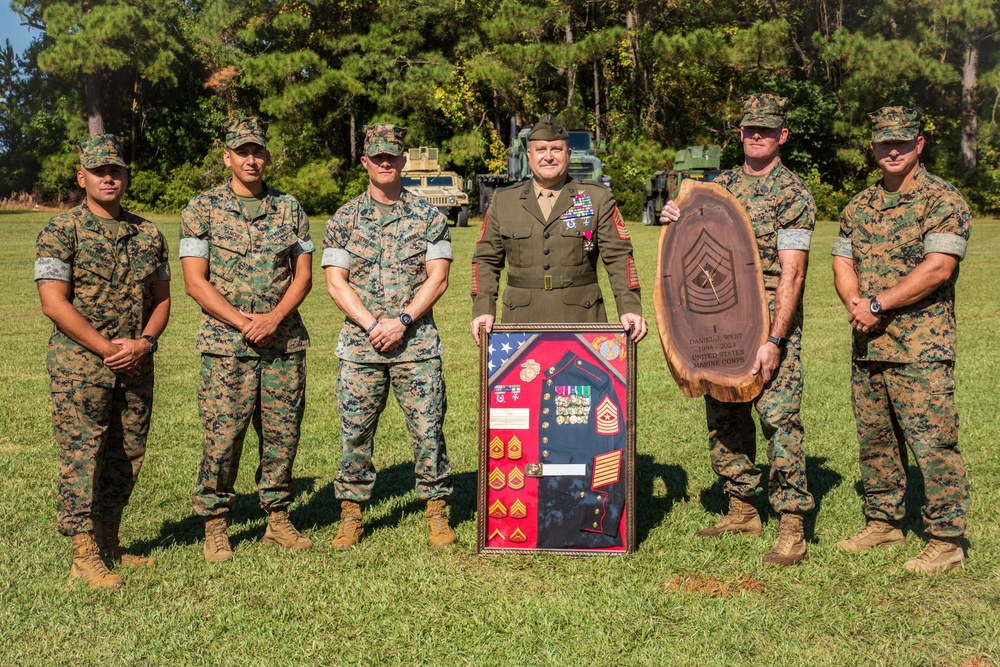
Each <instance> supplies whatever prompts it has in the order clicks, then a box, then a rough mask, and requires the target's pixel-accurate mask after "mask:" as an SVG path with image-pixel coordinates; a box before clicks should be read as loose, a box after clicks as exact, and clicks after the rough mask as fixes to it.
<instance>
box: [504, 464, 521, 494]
mask: <svg viewBox="0 0 1000 667" xmlns="http://www.w3.org/2000/svg"><path fill="white" fill-rule="evenodd" d="M507 486H509V487H510V488H512V489H514V490H515V491H519V490H520V489H523V488H524V473H523V472H521V469H520V468H518V467H517V466H514V469H513V470H511V471H510V473H509V474H508V475H507Z"/></svg>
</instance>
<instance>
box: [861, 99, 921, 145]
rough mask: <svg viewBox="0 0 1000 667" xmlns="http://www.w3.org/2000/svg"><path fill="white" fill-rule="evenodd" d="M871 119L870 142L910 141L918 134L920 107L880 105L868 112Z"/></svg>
mask: <svg viewBox="0 0 1000 667" xmlns="http://www.w3.org/2000/svg"><path fill="white" fill-rule="evenodd" d="M868 117H869V118H870V119H871V121H872V143H873V144H880V143H882V142H883V141H910V140H911V139H916V138H917V136H918V135H919V134H920V109H906V108H903V107H882V108H881V109H879V110H878V111H873V112H872V113H870V114H868Z"/></svg>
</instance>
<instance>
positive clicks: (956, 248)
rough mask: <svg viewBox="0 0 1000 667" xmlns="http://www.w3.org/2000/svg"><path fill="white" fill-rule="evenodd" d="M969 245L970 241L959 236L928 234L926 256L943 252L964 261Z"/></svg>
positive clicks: (925, 243) (925, 241)
mask: <svg viewBox="0 0 1000 667" xmlns="http://www.w3.org/2000/svg"><path fill="white" fill-rule="evenodd" d="M968 245H969V240H968V239H966V238H965V237H963V236H959V235H958V234H928V235H927V236H925V237H924V254H925V255H926V254H928V253H932V252H942V253H945V254H948V255H955V256H956V257H958V258H959V259H964V258H965V250H966V248H967V247H968Z"/></svg>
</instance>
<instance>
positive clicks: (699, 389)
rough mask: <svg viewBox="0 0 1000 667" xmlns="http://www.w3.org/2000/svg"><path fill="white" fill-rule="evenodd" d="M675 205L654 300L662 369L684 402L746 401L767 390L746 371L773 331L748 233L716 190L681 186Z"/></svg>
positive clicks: (728, 197) (746, 222)
mask: <svg viewBox="0 0 1000 667" xmlns="http://www.w3.org/2000/svg"><path fill="white" fill-rule="evenodd" d="M676 203H677V206H678V207H679V208H680V210H681V217H680V219H679V220H677V222H674V223H672V224H670V225H667V226H666V227H664V228H663V231H662V232H660V248H659V256H658V260H657V267H656V276H657V279H656V284H655V286H654V296H653V300H654V306H655V308H656V322H657V324H658V325H659V329H660V342H661V343H662V344H663V353H664V354H665V355H666V357H667V365H668V366H669V367H670V373H671V374H672V375H673V376H674V380H675V381H676V382H677V385H678V386H679V387H680V389H681V391H682V392H683V393H684V395H685V396H689V397H695V396H703V395H704V394H709V395H711V396H712V397H714V398H716V399H718V400H720V401H726V402H738V401H749V400H751V399H753V398H754V397H755V396H756V395H757V394H758V393H760V390H761V388H762V387H763V385H764V381H763V378H762V376H761V375H760V373H758V374H757V375H754V374H753V373H752V372H751V371H752V369H753V365H754V361H755V360H756V358H757V350H758V348H759V347H760V346H761V345H763V344H764V343H765V342H766V341H767V335H768V330H769V328H770V315H769V313H768V308H767V295H766V293H765V292H764V275H763V273H762V272H761V268H760V257H759V256H758V254H757V241H756V236H755V235H754V231H753V225H752V224H751V222H750V218H749V216H747V213H746V210H745V209H744V208H743V205H742V204H740V202H739V200H737V199H736V197H734V196H733V195H732V194H730V192H729V191H728V190H726V189H725V188H723V187H721V186H719V185H714V184H712V183H699V182H696V181H692V180H685V181H684V183H683V184H682V185H681V189H680V193H679V194H678V195H677V199H676Z"/></svg>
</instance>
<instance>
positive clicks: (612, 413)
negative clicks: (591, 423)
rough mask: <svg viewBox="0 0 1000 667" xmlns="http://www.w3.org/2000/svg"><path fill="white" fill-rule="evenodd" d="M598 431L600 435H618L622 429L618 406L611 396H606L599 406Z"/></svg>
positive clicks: (597, 413)
mask: <svg viewBox="0 0 1000 667" xmlns="http://www.w3.org/2000/svg"><path fill="white" fill-rule="evenodd" d="M596 415H597V432H598V433H599V434H600V435H616V434H617V433H618V432H619V431H621V422H619V421H618V408H617V407H615V404H614V403H612V402H611V397H610V396H605V397H604V400H603V401H601V403H600V405H598V406H597V412H596Z"/></svg>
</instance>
